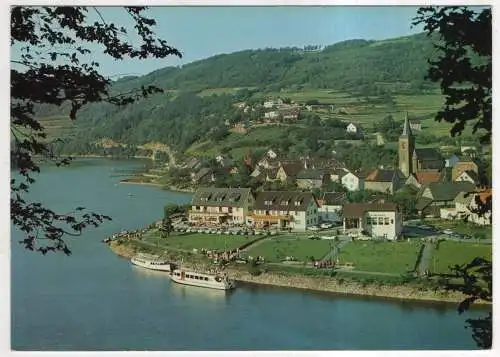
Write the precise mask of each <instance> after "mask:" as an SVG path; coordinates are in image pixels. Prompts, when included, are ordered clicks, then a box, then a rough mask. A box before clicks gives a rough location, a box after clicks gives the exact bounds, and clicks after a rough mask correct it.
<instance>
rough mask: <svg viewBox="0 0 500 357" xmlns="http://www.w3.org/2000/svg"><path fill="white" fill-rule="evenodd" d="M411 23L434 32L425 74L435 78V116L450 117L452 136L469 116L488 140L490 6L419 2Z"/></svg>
mask: <svg viewBox="0 0 500 357" xmlns="http://www.w3.org/2000/svg"><path fill="white" fill-rule="evenodd" d="M413 24H414V25H417V24H424V29H425V30H426V31H427V33H428V34H429V35H432V34H434V33H437V34H438V35H439V39H440V40H439V41H437V42H436V43H435V44H434V46H435V48H436V49H437V50H438V52H439V53H440V56H439V57H438V58H437V59H435V60H429V65H430V66H429V70H428V75H427V77H428V79H430V80H431V81H433V82H438V83H439V84H440V86H441V91H442V92H443V94H444V95H445V107H444V109H443V110H441V111H439V112H438V113H437V114H436V120H438V121H441V120H445V121H447V122H449V123H454V125H453V128H452V130H451V134H452V136H455V135H456V134H459V133H462V131H463V130H464V128H465V126H466V124H467V123H469V122H471V121H475V123H474V124H473V131H474V132H476V131H477V130H478V129H483V130H484V131H485V132H486V134H484V135H483V136H482V141H483V142H489V141H490V140H491V95H492V92H491V81H492V62H491V48H492V23H491V8H489V7H488V8H483V9H482V10H480V11H474V10H473V9H471V8H469V7H456V6H445V7H435V6H434V7H422V8H420V9H419V10H418V12H417V16H416V17H415V19H414V22H413Z"/></svg>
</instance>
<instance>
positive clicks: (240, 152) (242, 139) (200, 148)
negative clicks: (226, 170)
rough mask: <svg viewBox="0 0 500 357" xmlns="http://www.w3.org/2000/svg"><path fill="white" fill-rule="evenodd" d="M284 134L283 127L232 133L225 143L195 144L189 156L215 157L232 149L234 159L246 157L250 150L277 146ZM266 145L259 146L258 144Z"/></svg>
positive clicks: (205, 142) (188, 152)
mask: <svg viewBox="0 0 500 357" xmlns="http://www.w3.org/2000/svg"><path fill="white" fill-rule="evenodd" d="M282 132H283V127H282V126H261V127H256V128H253V129H251V130H250V131H249V132H248V133H247V134H239V133H230V134H229V135H228V136H227V137H226V138H225V139H224V140H223V141H220V142H217V143H213V142H211V141H204V142H199V143H196V144H193V145H192V146H191V147H190V148H189V149H188V150H187V154H190V155H195V156H215V155H217V154H218V153H220V151H221V149H222V148H223V147H228V148H231V149H232V150H231V152H232V155H233V158H234V159H239V158H242V157H244V156H245V154H246V152H247V151H248V149H252V151H255V150H258V149H267V148H268V146H271V145H273V144H277V143H278V142H279V137H280V135H281V133H282ZM259 142H261V143H266V144H263V145H259V144H258V143H259Z"/></svg>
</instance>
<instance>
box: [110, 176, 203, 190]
mask: <svg viewBox="0 0 500 357" xmlns="http://www.w3.org/2000/svg"><path fill="white" fill-rule="evenodd" d="M119 183H124V184H128V185H143V186H152V187H158V188H161V189H163V190H167V191H174V192H182V193H194V192H195V190H194V189H191V188H179V187H175V186H168V185H162V184H159V183H155V182H141V181H127V179H124V180H121V181H120V182H119Z"/></svg>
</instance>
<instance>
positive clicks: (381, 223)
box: [378, 217, 384, 225]
mask: <svg viewBox="0 0 500 357" xmlns="http://www.w3.org/2000/svg"><path fill="white" fill-rule="evenodd" d="M378 224H379V225H383V224H384V218H382V217H379V218H378Z"/></svg>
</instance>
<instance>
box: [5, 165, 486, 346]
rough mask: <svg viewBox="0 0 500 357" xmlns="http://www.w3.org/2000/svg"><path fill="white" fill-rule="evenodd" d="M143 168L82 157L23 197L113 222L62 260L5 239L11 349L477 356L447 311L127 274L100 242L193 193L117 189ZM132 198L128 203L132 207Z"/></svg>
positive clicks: (42, 178)
mask: <svg viewBox="0 0 500 357" xmlns="http://www.w3.org/2000/svg"><path fill="white" fill-rule="evenodd" d="M141 165H143V163H142V162H140V161H111V160H105V159H79V160H78V161H77V162H74V163H73V164H72V165H71V167H70V168H56V167H45V168H43V169H42V174H40V175H39V176H38V180H37V182H36V183H35V184H34V186H33V187H32V191H31V192H30V196H29V197H30V199H32V200H37V201H40V202H43V203H44V204H46V205H48V206H49V207H51V208H53V209H56V211H57V212H59V213H62V212H68V211H70V210H71V209H73V208H75V207H77V206H84V207H87V208H89V209H92V210H93V211H95V212H99V213H103V214H107V215H110V216H112V217H113V221H111V222H106V223H105V224H103V225H102V226H101V227H99V228H94V229H90V230H88V231H86V232H85V233H84V235H83V236H81V237H78V238H72V239H71V240H70V248H71V250H72V251H73V254H72V255H71V256H69V257H67V256H64V255H63V254H62V253H61V254H59V253H58V254H50V253H49V254H48V255H47V256H42V255H41V254H39V253H32V252H28V251H25V250H23V249H22V246H20V245H19V244H18V243H17V242H18V241H19V240H20V239H21V235H20V234H19V232H16V231H14V230H13V232H12V254H11V259H12V262H11V267H12V272H11V277H12V283H11V311H12V313H11V326H12V330H11V339H12V342H11V344H12V349H14V350H335V349H340V350H380V349H381V350H386V349H474V348H475V344H474V341H473V340H472V338H471V333H470V330H466V329H465V328H464V324H465V320H466V319H467V318H468V317H472V316H477V315H479V314H481V315H482V314H484V313H485V310H482V309H479V310H474V311H472V312H469V313H466V314H464V315H462V316H459V315H458V313H457V312H456V308H455V306H454V305H436V304H423V303H402V302H394V301H386V300H374V299H365V298H356V297H345V296H338V295H333V294H324V293H314V292H309V291H300V290H289V289H279V288H262V287H256V286H250V285H248V286H240V287H239V288H238V289H236V290H235V291H234V292H232V293H229V294H228V293H225V292H220V291H212V290H208V289H203V288H196V287H187V286H179V285H174V284H173V283H171V282H170V280H169V279H168V277H167V276H166V275H165V274H162V273H157V272H150V271H145V270H143V269H140V268H138V267H134V266H131V265H130V263H129V262H128V261H127V260H126V259H123V258H119V257H117V256H116V255H115V254H113V253H112V252H111V250H109V249H108V248H107V247H106V245H104V244H102V243H101V240H102V239H103V237H105V236H107V235H110V234H112V233H113V232H117V231H120V230H122V229H134V228H138V227H144V226H146V225H148V224H149V223H151V222H152V221H153V220H155V219H158V218H161V216H162V212H163V206H164V205H165V204H167V203H186V202H189V200H190V197H191V196H190V195H189V194H184V193H176V192H168V191H163V190H160V189H158V188H154V187H148V186H137V185H126V184H119V185H118V184H117V183H118V182H119V181H120V179H121V178H122V177H123V175H124V174H126V173H127V172H130V171H131V170H134V169H137V168H140V166H141ZM129 194H132V195H133V196H132V197H130V196H129Z"/></svg>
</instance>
